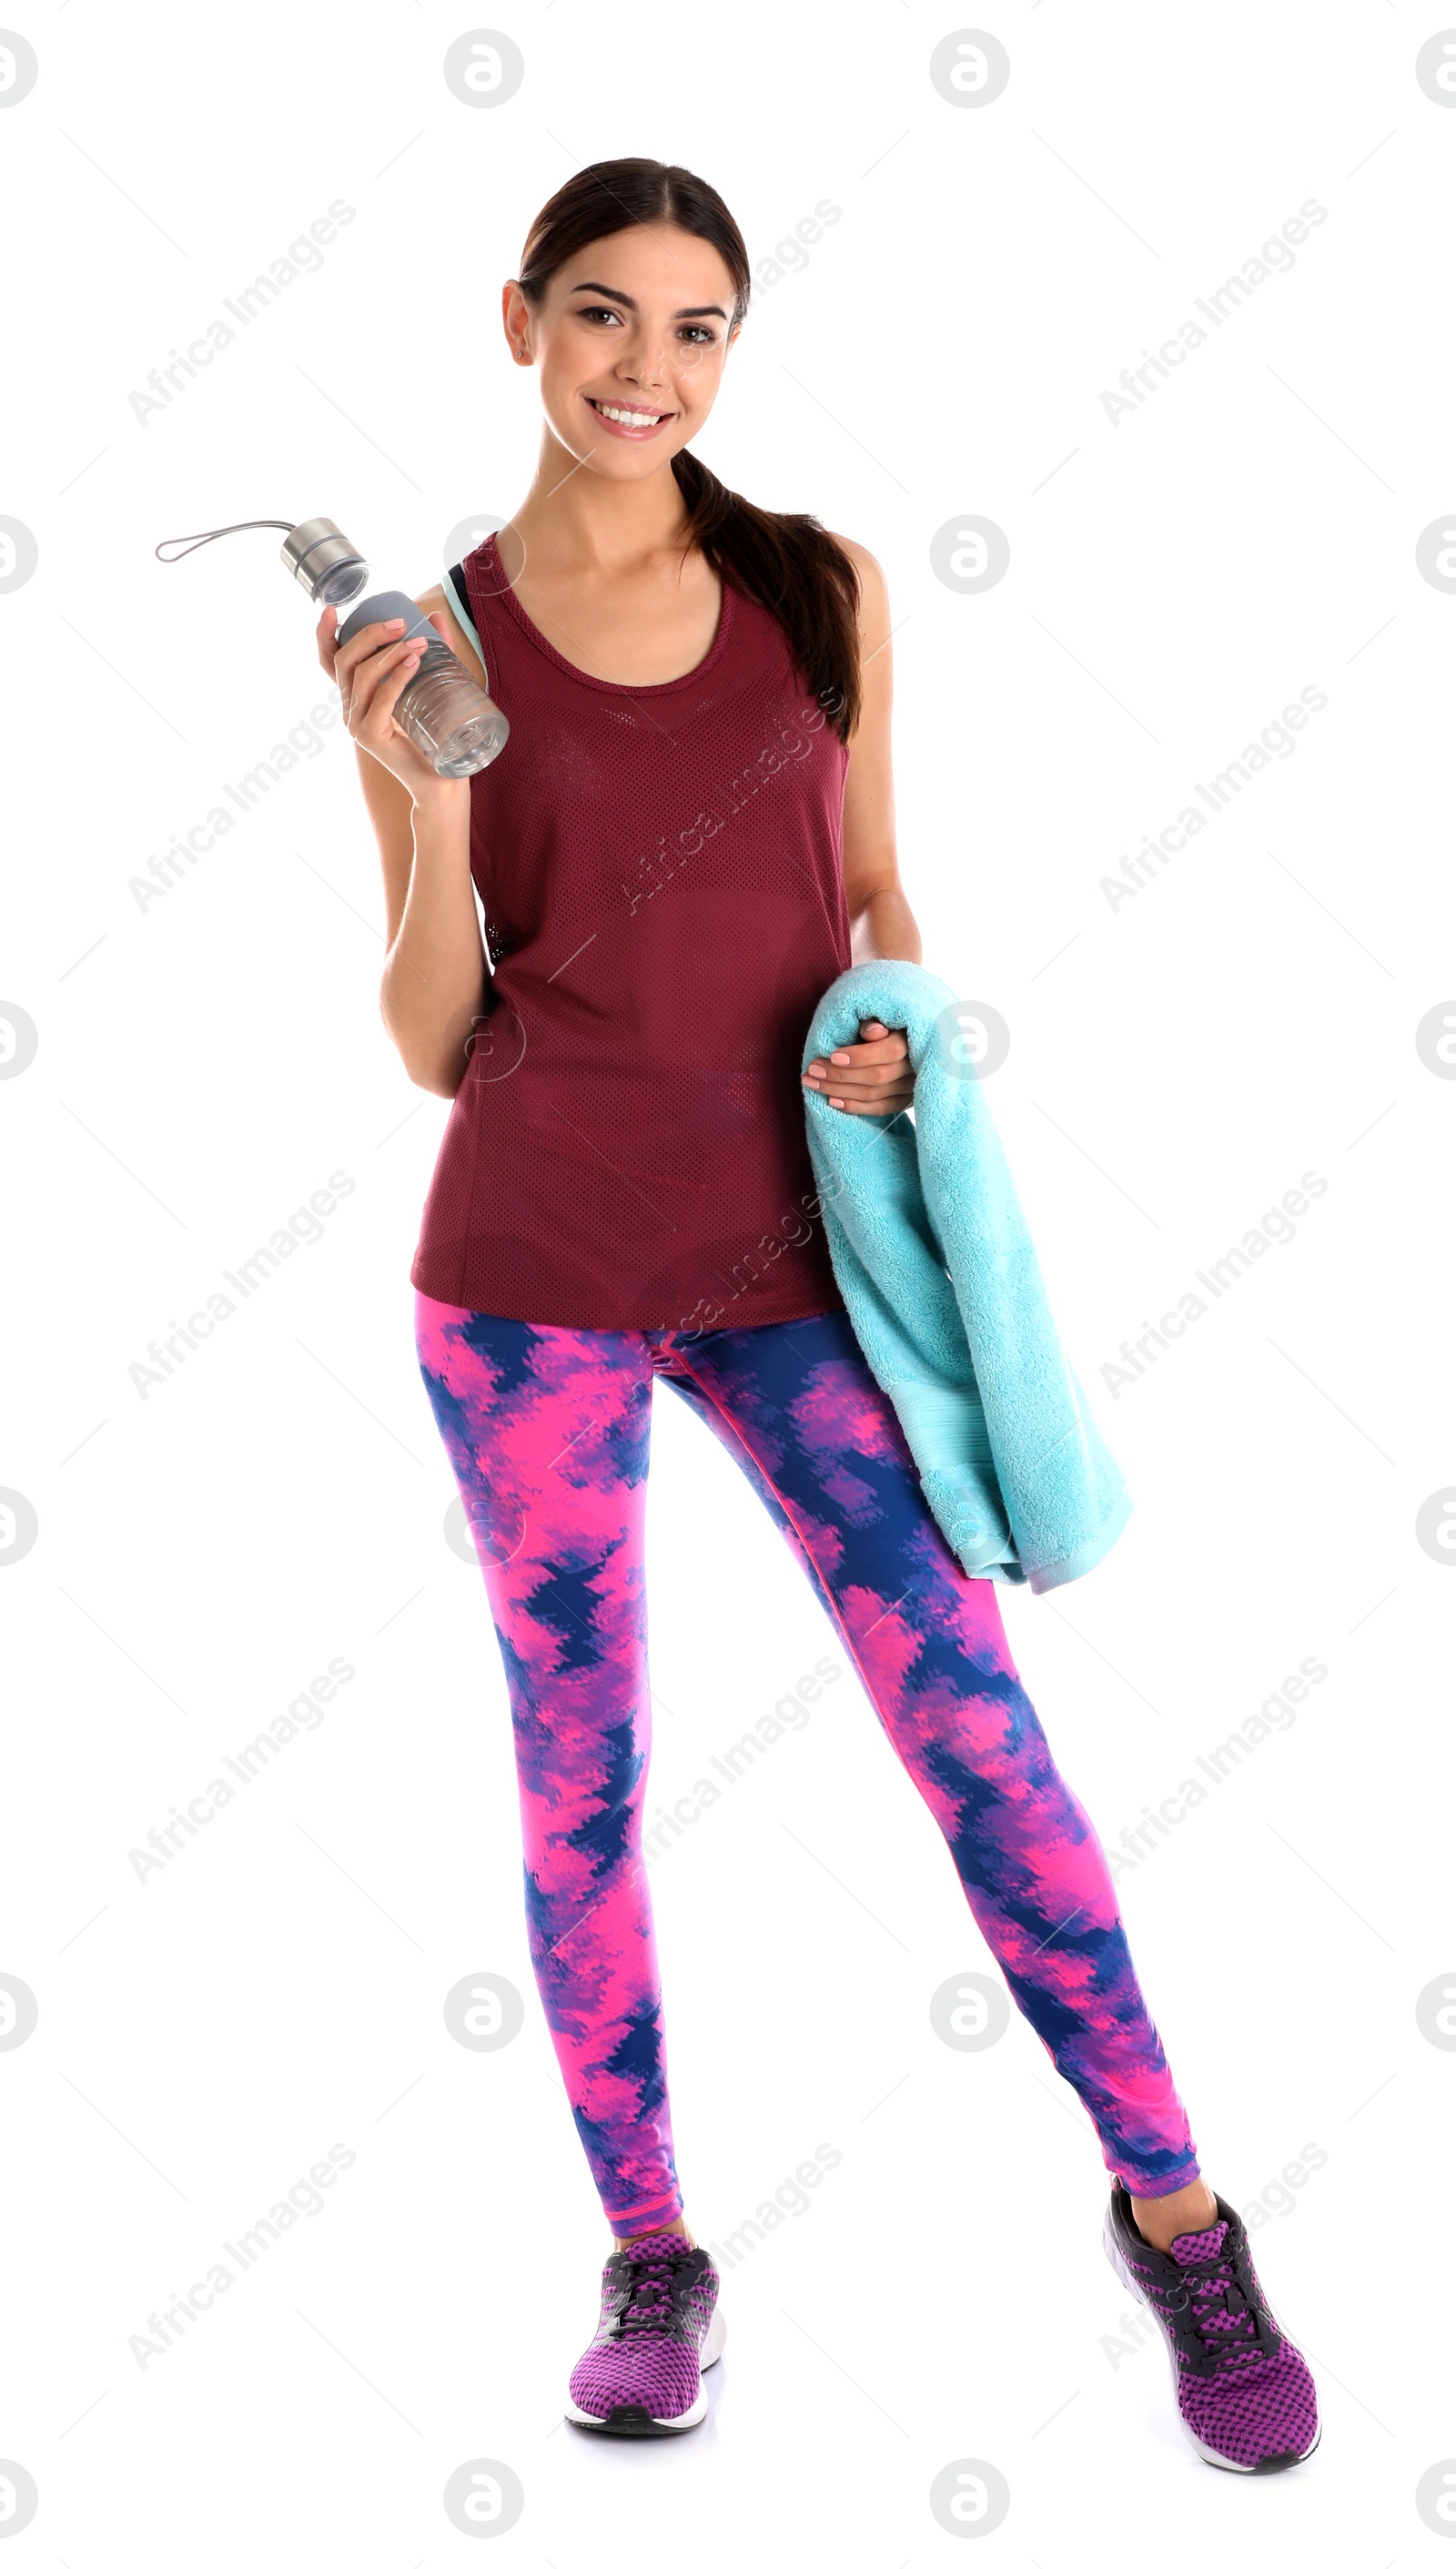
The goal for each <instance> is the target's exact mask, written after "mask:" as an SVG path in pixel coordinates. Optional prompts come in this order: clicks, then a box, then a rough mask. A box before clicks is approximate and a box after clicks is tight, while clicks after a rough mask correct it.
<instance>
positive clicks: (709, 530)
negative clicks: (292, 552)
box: [517, 160, 861, 741]
mask: <svg viewBox="0 0 1456 2569" xmlns="http://www.w3.org/2000/svg"><path fill="white" fill-rule="evenodd" d="M664 222H665V223H675V224H676V225H677V227H678V229H679V230H681V231H685V232H692V233H694V234H695V235H696V237H697V238H698V239H699V240H705V241H709V242H711V244H712V246H713V248H714V249H715V250H716V251H717V252H718V254H719V256H720V258H721V259H722V261H723V263H724V266H725V267H726V268H727V270H728V273H729V276H730V277H731V278H732V281H733V293H734V303H733V310H732V314H731V316H730V326H731V324H734V323H737V322H739V321H741V320H742V319H743V316H744V313H745V312H746V311H747V309H748V299H749V288H750V282H751V271H750V268H749V264H748V251H747V248H746V246H745V244H744V239H743V234H742V232H741V231H740V230H739V228H738V225H737V224H736V222H735V221H734V219H733V216H732V215H731V214H730V212H729V211H728V208H727V206H726V205H725V204H724V202H723V199H722V197H721V196H720V195H719V193H718V191H717V189H716V187H710V186H709V185H708V183H707V181H706V180H705V179H698V178H695V177H694V175H693V173H692V171H691V170H682V169H679V168H678V167H677V166H676V164H675V163H671V162H666V161H641V160H625V161H594V162H592V163H591V165H590V167H589V168H587V169H585V170H578V171H577V173H576V176H575V178H574V179H568V180H567V181H566V184H565V185H564V186H563V187H558V188H557V190H556V192H555V194H554V195H553V196H552V197H550V198H549V199H548V201H547V202H546V204H545V205H543V207H542V209H541V212H540V213H539V214H538V215H537V218H536V220H535V222H534V223H533V224H532V226H531V229H530V231H529V232H528V234H527V236H526V247H525V249H524V250H523V251H522V253H521V274H520V276H519V278H518V279H517V282H518V283H519V285H520V287H521V291H522V293H523V294H524V296H525V297H526V300H527V303H528V304H529V305H531V306H532V307H533V308H535V307H537V306H539V305H540V304H541V303H542V302H543V300H544V299H545V295H546V286H547V284H548V283H549V281H550V279H551V277H552V276H553V275H554V274H555V272H556V270H557V269H558V268H559V267H560V266H562V265H563V263H564V262H565V260H567V259H568V258H574V257H575V255H576V252H577V251H578V250H582V249H584V248H585V247H586V244H587V242H588V241H594V240H602V239H604V238H605V237H606V235H607V234H608V233H610V232H619V231H625V230H626V229H627V227H628V225H630V224H633V223H664ZM672 471H673V478H674V480H675V481H676V483H677V487H678V489H679V491H680V492H681V494H682V497H683V501H684V504H685V506H686V508H687V512H688V522H687V529H686V537H685V542H686V543H687V544H688V545H695V546H696V547H697V549H698V550H699V551H700V552H701V553H702V554H703V555H704V556H705V558H706V559H707V560H708V561H710V562H711V563H712V566H713V568H714V570H716V571H717V572H718V573H719V575H720V577H721V578H723V579H725V580H727V581H728V582H729V583H730V584H731V585H732V586H733V587H734V588H736V589H740V590H741V591H742V592H743V593H744V595H745V596H747V597H752V598H755V599H756V600H757V601H758V604H759V605H760V606H765V607H767V609H768V611H769V613H770V614H771V615H772V616H774V617H775V618H776V619H777V621H778V623H779V624H780V625H781V626H782V627H783V630H784V633H785V635H786V637H787V639H788V642H789V647H790V649H791V650H792V652H793V654H794V657H795V659H796V661H797V662H798V663H799V666H800V668H801V669H802V670H803V673H804V675H805V677H806V678H807V680H808V682H809V684H810V686H811V687H812V688H813V690H814V692H815V694H816V695H817V696H818V698H819V701H820V703H821V704H822V705H823V706H824V708H825V712H826V714H827V716H828V718H829V721H830V723H831V725H832V726H833V728H834V730H835V731H837V732H838V734H839V737H840V739H841V740H843V741H847V740H848V739H849V737H850V734H851V733H852V732H853V730H854V729H855V726H856V724H857V723H858V721H859V718H860V705H861V693H860V641H859V626H858V624H857V621H856V614H857V609H858V606H859V598H860V580H859V574H858V572H857V571H856V569H855V565H854V563H853V562H852V561H851V559H850V556H849V554H848V553H847V552H846V551H845V550H844V547H843V546H842V545H837V544H836V543H835V540H834V538H833V536H829V535H826V533H825V531H824V529H823V527H822V526H821V525H820V523H819V520H818V519H817V518H810V517H798V516H795V517H780V516H777V515H776V514H775V512H774V511H773V510H771V509H757V508H755V507H754V505H753V502H752V501H751V500H744V499H741V498H740V497H739V495H738V493H737V492H735V491H729V490H726V489H725V488H724V486H723V484H722V483H721V482H720V481H719V480H718V479H717V476H716V475H715V474H712V473H710V472H709V471H708V468H707V466H706V464H703V463H700V462H699V460H698V458H697V456H695V455H692V454H690V453H689V452H688V450H687V449H686V448H685V447H684V448H683V450H682V451H681V453H680V454H677V455H674V457H673V459H672Z"/></svg>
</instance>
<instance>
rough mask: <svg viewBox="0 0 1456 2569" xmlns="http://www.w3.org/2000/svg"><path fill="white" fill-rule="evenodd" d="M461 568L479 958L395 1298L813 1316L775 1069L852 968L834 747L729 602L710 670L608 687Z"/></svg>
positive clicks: (799, 1096)
mask: <svg viewBox="0 0 1456 2569" xmlns="http://www.w3.org/2000/svg"><path fill="white" fill-rule="evenodd" d="M465 572H466V585H467V589H468V592H469V599H470V607H471V612H472V615H473V616H474V618H475V624H476V630H477V632H478V633H479V635H480V639H481V647H482V651H483V654H484V657H485V663H486V671H487V676H488V679H489V683H490V689H491V694H492V696H493V697H494V699H495V700H496V702H497V703H498V704H499V705H500V707H501V709H502V711H503V713H505V714H506V715H507V717H508V718H509V720H510V723H511V737H510V740H509V741H508V743H507V745H506V748H505V749H504V751H503V752H502V754H501V756H500V757H499V758H498V759H496V760H495V761H494V762H493V763H492V765H491V766H489V767H487V768H484V769H483V770H482V771H481V773H480V774H479V775H477V776H475V777H473V778H472V780H471V872H472V874H473V876H474V879H475V883H476V887H477V890H478V891H479V893H480V897H481V903H482V908H483V910H484V914H485V920H486V933H487V938H488V943H489V950H490V955H491V960H492V963H493V965H494V967H495V969H494V975H493V978H492V982H491V986H490V989H489V992H488V994H487V1006H488V1009H489V1011H490V1013H489V1015H488V1016H487V1017H486V1019H485V1021H484V1022H483V1023H482V1024H481V1025H480V1026H479V1027H478V1029H477V1031H476V1033H475V1035H474V1038H473V1039H472V1042H471V1046H470V1058H469V1063H468V1067H467V1070H466V1075H465V1078H464V1080H463V1082H462V1084H461V1086H460V1089H459V1090H458V1092H457V1094H456V1097H455V1101H454V1104H453V1106H452V1109H451V1113H450V1120H449V1122H448V1124H447V1125H446V1128H445V1133H444V1136H443V1138H442V1141H441V1145H440V1154H439V1158H438V1160H437V1162H436V1165H435V1174H434V1177H433V1179H432V1181H431V1185H430V1192H429V1196H428V1198H427V1200H426V1204H425V1212H424V1220H423V1224H422V1227H421V1233H420V1242H419V1247H418V1249H417V1251H416V1253H415V1260H414V1264H413V1266H412V1268H411V1270H410V1277H411V1282H412V1283H413V1284H414V1285H417V1286H418V1287H419V1289H420V1290H421V1291H422V1292H424V1293H428V1294H431V1295H433V1296H434V1297H435V1298H436V1299H437V1300H440V1301H444V1302H455V1303H462V1304H464V1305H466V1306H467V1307H468V1308H470V1309H472V1310H478V1311H491V1312H496V1313H499V1314H501V1315H502V1316H503V1317H505V1318H508V1319H521V1320H537V1321H540V1322H542V1323H544V1324H549V1325H551V1326H554V1327H559V1328H581V1329H631V1328H667V1329H683V1330H689V1331H691V1330H695V1329H698V1328H712V1327H726V1328H737V1327H747V1326H751V1325H755V1324H757V1323H760V1322H765V1321H771V1320H796V1319H804V1318H806V1317H808V1315H809V1314H810V1313H812V1312H815V1311H825V1310H831V1309H834V1308H836V1307H837V1306H839V1305H840V1304H841V1302H842V1296H841V1294H840V1291H839V1288H838V1286H837V1285H836V1283H835V1280H834V1272H833V1269H832V1267H831V1265H830V1259H829V1252H828V1249H827V1247H826V1245H825V1238H824V1226H823V1223H822V1221H821V1220H819V1219H817V1218H816V1212H815V1208H816V1207H817V1203H818V1198H817V1195H816V1191H815V1184H814V1177H813V1171H812V1167H811V1164H810V1159H809V1146H808V1142H807V1139H806V1135H805V1118H804V1096H803V1091H802V1089H801V1087H800V1082H799V1071H800V1062H801V1056H802V1052H803V1046H804V1038H805V1036H806V1034H807V1032H808V1029H809V1023H810V1019H811V1018H812V1016H813V1014H814V1010H815V1007H816V1005H817V1003H818V1001H819V999H820V998H821V997H822V995H823V993H824V991H825V990H826V989H827V988H828V986H829V984H830V982H831V981H833V980H834V979H835V977H836V975H837V974H838V973H840V972H842V971H844V970H846V969H847V967H848V965H849V962H850V934H849V920H848V915H847V912H846V907H845V895H844V876H843V846H842V823H843V811H844V788H845V771H846V766H847V763H848V752H847V750H846V748H845V746H844V744H843V743H842V742H841V741H840V740H839V739H838V738H837V736H836V734H835V732H834V731H833V729H832V727H831V726H830V724H829V723H828V722H827V720H826V719H825V716H824V713H823V710H822V708H821V707H820V706H819V705H818V703H817V702H816V700H815V698H814V696H813V694H812V692H811V690H810V688H809V686H808V682H807V680H806V679H805V678H804V676H803V674H802V672H801V671H800V670H799V669H798V668H797V666H796V664H795V662H794V659H793V656H792V653H791V651H790V649H789V645H788V642H787V640H786V637H785V635H784V632H783V629H782V627H781V626H780V625H779V623H778V622H777V621H776V619H775V618H774V617H773V616H772V615H770V614H769V613H768V612H767V610H766V609H765V608H764V607H762V606H759V605H757V604H755V603H754V601H753V600H752V599H750V598H748V597H746V596H744V595H743V594H742V593H741V592H740V591H738V590H735V589H733V588H731V587H728V586H727V585H726V584H725V586H724V589H723V597H722V606H721V610H720V614H719V620H718V629H717V632H716V634H715V636H714V639H713V643H712V647H711V649H710V650H709V652H708V654H707V657H706V658H705V659H704V660H701V661H699V663H698V665H697V667H696V668H695V669H691V670H689V672H688V673H687V675H686V676H685V677H682V678H670V679H668V680H666V681H665V683H663V684H662V685H659V686H648V687H628V686H621V685H618V684H616V683H615V682H613V681H611V680H608V679H605V678H595V677H591V676H589V675H588V674H587V672H586V671H584V670H582V669H578V668H575V667H574V666H573V665H572V663H571V662H570V661H569V660H567V659H565V658H563V657H562V655H561V653H560V652H558V651H557V650H555V649H554V647H553V646H552V644H551V643H549V642H548V641H547V640H546V636H545V634H544V633H542V632H541V631H540V629H539V628H538V627H537V625H535V624H534V623H533V622H532V620H531V617H530V616H529V615H528V614H527V613H526V610H525V608H524V607H523V606H522V605H521V603H520V601H519V599H518V598H517V596H516V593H515V591H514V589H513V588H512V587H511V585H510V583H509V581H508V580H507V578H506V576H505V573H504V571H503V569H502V567H501V562H500V557H499V554H498V552H497V549H496V543H495V539H494V537H491V538H488V539H487V541H486V542H485V544H483V545H482V546H480V547H479V549H478V550H476V551H475V552H473V553H472V554H470V555H469V556H468V558H467V561H466V564H465Z"/></svg>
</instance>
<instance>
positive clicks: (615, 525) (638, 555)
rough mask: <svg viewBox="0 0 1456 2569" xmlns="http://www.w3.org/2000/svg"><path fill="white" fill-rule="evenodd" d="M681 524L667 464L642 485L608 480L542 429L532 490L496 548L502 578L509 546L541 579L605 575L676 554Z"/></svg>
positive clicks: (678, 502) (680, 505) (508, 563)
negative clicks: (566, 572)
mask: <svg viewBox="0 0 1456 2569" xmlns="http://www.w3.org/2000/svg"><path fill="white" fill-rule="evenodd" d="M687 519H688V513H687V510H686V508H685V507H684V505H683V498H682V493H681V492H680V491H679V489H678V487H677V483H676V481H675V480H674V478H673V473H672V467H671V465H670V464H664V465H663V466H662V467H661V469H660V471H658V472H656V473H652V474H649V475H647V476H646V478H645V479H644V480H642V481H640V482H630V483H624V482H613V481H608V480H607V479H606V478H605V477H604V476H602V475H599V474H594V473H593V472H592V471H591V467H590V465H589V463H583V462H582V460H581V459H580V458H579V457H576V456H573V455H571V454H569V453H568V452H567V450H566V448H565V447H564V446H562V444H561V442H560V440H559V439H558V438H557V437H555V436H554V435H553V434H552V432H551V431H550V429H548V428H547V429H544V430H543V432H542V446H541V456H540V459H539V461H538V463H537V468H536V476H535V479H534V481H533V482H532V486H531V489H530V490H529V491H528V493H527V495H526V498H525V499H524V500H523V502H522V504H521V506H520V508H519V509H518V510H517V511H516V512H515V514H514V516H512V517H511V518H509V519H508V520H507V523H506V525H505V526H504V527H503V528H502V529H501V531H500V533H499V535H498V536H497V539H496V542H497V546H498V548H499V550H500V552H501V558H502V565H503V567H504V569H505V570H506V572H507V575H508V576H511V575H512V567H513V566H512V559H511V555H512V550H513V539H514V540H515V544H514V549H515V551H516V553H517V555H518V556H519V557H523V558H524V557H525V556H526V555H529V556H530V558H531V559H532V561H533V562H534V564H535V565H536V567H537V568H538V569H539V570H540V571H542V572H544V573H548V572H550V571H552V570H558V569H560V570H563V569H566V568H573V569H576V570H581V571H587V572H589V571H601V572H604V573H607V574H610V573H612V572H615V571H622V570H628V569H632V568H635V567H639V566H640V565H642V564H644V563H645V562H647V561H650V560H651V559H653V558H654V557H655V556H658V555H660V554H662V553H667V552H677V551H680V550H681V549H682V539H683V534H684V531H685V529H686V526H687Z"/></svg>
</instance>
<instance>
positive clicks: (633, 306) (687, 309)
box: [567, 276, 728, 321]
mask: <svg viewBox="0 0 1456 2569" xmlns="http://www.w3.org/2000/svg"><path fill="white" fill-rule="evenodd" d="M567 292H568V293H571V294H607V295H610V297H611V300H612V302H613V303H624V304H625V305H626V308H627V310H628V311H629V312H635V311H637V310H638V308H639V307H638V305H637V303H636V302H635V300H634V299H633V297H632V296H631V295H630V294H623V293H621V291H620V290H619V288H618V287H616V286H615V285H598V284H597V283H596V281H595V279H594V278H593V277H589V276H588V277H586V278H584V279H583V280H582V282H581V283H580V284H579V285H572V286H569V287H568V288H567ZM709 312H715V313H716V314H717V316H718V319H719V320H720V321H726V320H727V318H728V315H727V313H726V312H725V311H724V309H723V306H722V304H721V303H685V304H684V305H683V307H682V309H681V311H680V312H674V313H673V316H672V318H673V320H674V321H697V320H700V319H701V318H702V317H703V315H704V314H705V313H709Z"/></svg>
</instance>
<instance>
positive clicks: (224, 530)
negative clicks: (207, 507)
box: [153, 518, 293, 562]
mask: <svg viewBox="0 0 1456 2569" xmlns="http://www.w3.org/2000/svg"><path fill="white" fill-rule="evenodd" d="M248 527H281V528H282V530H283V533H284V535H285V536H291V534H292V533H293V528H292V524H291V522H290V520H288V519H287V518H239V519H238V521H237V524H236V526H235V527H209V528H208V530H207V532H206V534H205V535H204V536H164V537H163V539H162V542H161V544H160V545H156V546H154V548H153V550H154V551H155V552H156V555H157V558H158V560H159V561H162V562H175V561H183V560H185V558H186V556H187V554H188V553H194V552H195V551H196V550H197V547H198V546H199V545H210V544H215V543H216V541H217V538H218V537H219V536H240V535H241V534H242V533H243V532H244V530H245V529H246V528H248ZM173 547H176V548H177V550H175V551H174V550H173Z"/></svg>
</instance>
